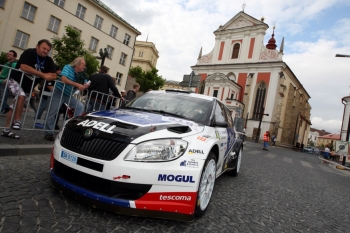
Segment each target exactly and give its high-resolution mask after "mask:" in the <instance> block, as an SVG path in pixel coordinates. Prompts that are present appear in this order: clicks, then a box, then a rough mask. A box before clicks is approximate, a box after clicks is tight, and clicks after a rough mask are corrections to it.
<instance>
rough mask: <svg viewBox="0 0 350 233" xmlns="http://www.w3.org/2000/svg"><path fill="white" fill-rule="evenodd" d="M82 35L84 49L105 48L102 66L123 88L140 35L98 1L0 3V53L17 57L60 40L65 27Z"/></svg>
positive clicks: (21, 0) (13, 0)
mask: <svg viewBox="0 0 350 233" xmlns="http://www.w3.org/2000/svg"><path fill="white" fill-rule="evenodd" d="M67 25H71V26H73V27H74V28H76V29H77V30H79V31H80V32H81V39H82V40H84V41H85V45H86V48H88V49H90V50H91V51H93V52H96V56H99V50H100V49H104V48H106V49H107V50H108V52H109V57H108V58H106V60H105V63H104V64H105V65H106V66H107V67H108V68H109V74H110V75H111V76H112V77H116V78H117V87H118V89H120V88H121V89H124V87H125V83H126V80H127V76H128V71H129V67H130V64H131V61H132V57H133V51H134V45H135V41H136V37H137V36H138V35H141V33H140V32H139V31H138V30H137V29H136V28H134V27H133V26H131V25H130V24H129V23H128V22H126V21H125V20H124V19H122V18H121V17H120V16H118V15H117V14H116V13H115V12H113V11H112V10H111V9H110V8H109V7H107V6H106V5H105V4H103V3H102V2H101V1H100V0H74V1H71V0H25V1H24V0H0V51H3V52H7V51H8V50H11V49H13V50H15V51H16V52H17V53H18V56H20V55H21V53H22V52H23V51H24V50H25V49H27V48H34V47H35V46H36V44H37V42H38V41H39V40H41V39H51V38H53V37H55V36H58V37H62V35H63V34H64V33H65V28H64V27H65V26H67Z"/></svg>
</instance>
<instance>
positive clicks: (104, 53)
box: [96, 48, 109, 66]
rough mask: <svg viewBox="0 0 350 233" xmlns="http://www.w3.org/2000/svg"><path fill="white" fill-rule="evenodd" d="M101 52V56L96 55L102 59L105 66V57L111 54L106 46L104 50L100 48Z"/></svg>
mask: <svg viewBox="0 0 350 233" xmlns="http://www.w3.org/2000/svg"><path fill="white" fill-rule="evenodd" d="M99 54H100V57H96V58H98V59H101V66H103V64H105V58H106V57H108V55H109V54H108V51H107V49H106V48H104V52H103V50H102V49H100V52H99Z"/></svg>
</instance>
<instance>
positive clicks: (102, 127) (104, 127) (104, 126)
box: [77, 120, 115, 134]
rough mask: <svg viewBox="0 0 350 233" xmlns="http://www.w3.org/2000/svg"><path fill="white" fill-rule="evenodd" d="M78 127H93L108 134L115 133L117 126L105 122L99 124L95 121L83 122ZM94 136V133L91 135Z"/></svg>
mask: <svg viewBox="0 0 350 233" xmlns="http://www.w3.org/2000/svg"><path fill="white" fill-rule="evenodd" d="M77 125H81V126H83V127H92V128H94V129H98V130H100V131H102V132H106V133H110V134H112V133H113V129H114V128H115V125H110V124H107V123H104V122H99V121H94V120H91V121H90V120H85V121H82V122H80V123H78V124H77ZM91 134H92V133H91Z"/></svg>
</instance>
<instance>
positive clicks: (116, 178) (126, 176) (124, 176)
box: [113, 175, 130, 180]
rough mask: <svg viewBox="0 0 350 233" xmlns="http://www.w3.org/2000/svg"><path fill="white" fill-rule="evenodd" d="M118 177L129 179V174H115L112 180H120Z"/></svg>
mask: <svg viewBox="0 0 350 233" xmlns="http://www.w3.org/2000/svg"><path fill="white" fill-rule="evenodd" d="M120 179H130V176H128V175H122V176H115V177H113V180H120Z"/></svg>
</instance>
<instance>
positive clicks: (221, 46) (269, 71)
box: [191, 11, 311, 146]
mask: <svg viewBox="0 0 350 233" xmlns="http://www.w3.org/2000/svg"><path fill="white" fill-rule="evenodd" d="M268 29H269V26H268V25H267V24H266V23H264V19H263V18H262V19H261V20H258V19H256V18H254V17H252V16H250V15H248V14H246V13H245V12H243V11H241V12H239V13H238V14H237V15H235V16H234V17H233V18H232V19H231V20H229V21H228V22H227V23H226V24H225V25H223V26H220V27H219V28H218V29H217V30H216V31H214V34H215V46H214V48H213V50H212V51H211V52H210V53H208V54H205V55H202V49H201V50H200V53H199V56H198V59H197V63H196V65H194V66H191V68H192V70H193V71H194V72H195V73H196V75H200V76H201V82H200V85H199V87H198V89H197V92H199V93H202V94H205V95H210V96H215V97H217V98H218V99H220V100H221V101H223V102H225V103H226V105H227V106H228V107H229V109H230V110H231V111H232V116H233V117H234V118H243V119H244V126H246V127H247V128H246V135H247V137H248V138H252V139H258V140H262V137H263V134H264V133H265V132H266V131H269V132H270V134H271V136H272V135H276V136H277V143H278V144H280V145H285V146H292V145H295V144H296V142H300V143H302V142H303V143H304V144H305V145H307V140H308V132H309V129H310V125H311V121H310V110H311V106H310V104H309V99H310V98H311V97H310V95H309V94H308V93H307V91H306V90H305V89H304V87H303V85H302V84H301V83H300V81H299V80H298V78H297V77H296V75H295V74H294V73H293V71H292V70H291V68H290V67H289V66H288V65H287V64H286V63H285V62H284V61H283V49H284V38H283V39H282V41H281V46H280V47H279V50H277V45H276V40H275V38H274V28H273V31H272V36H271V38H270V40H269V42H268V44H267V45H264V37H265V34H266V32H267V30H268ZM259 129H260V130H259ZM259 131H260V132H259Z"/></svg>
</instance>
